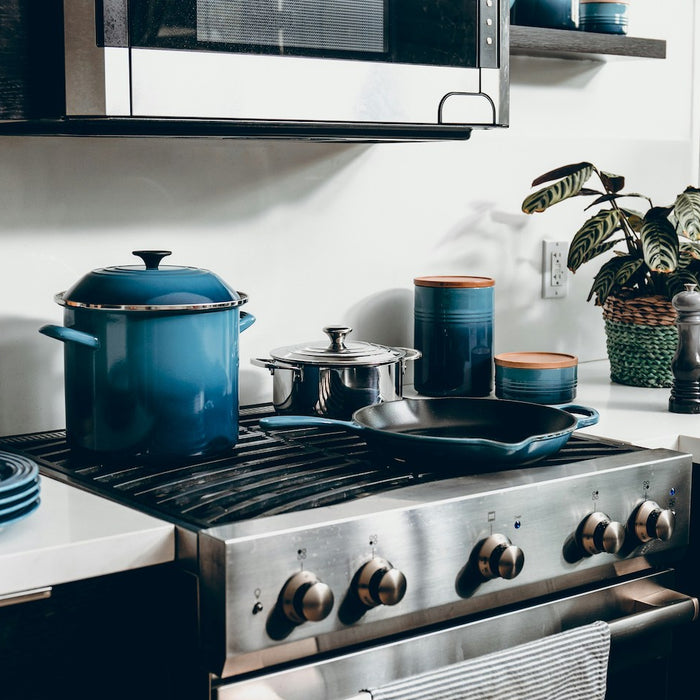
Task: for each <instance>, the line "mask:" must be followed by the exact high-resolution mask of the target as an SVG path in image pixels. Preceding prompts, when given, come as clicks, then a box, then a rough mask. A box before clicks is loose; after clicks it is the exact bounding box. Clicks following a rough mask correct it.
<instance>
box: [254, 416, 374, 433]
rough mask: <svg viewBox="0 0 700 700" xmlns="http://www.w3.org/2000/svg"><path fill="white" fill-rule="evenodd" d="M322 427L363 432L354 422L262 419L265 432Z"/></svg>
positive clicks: (291, 417) (302, 417)
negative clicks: (335, 427)
mask: <svg viewBox="0 0 700 700" xmlns="http://www.w3.org/2000/svg"><path fill="white" fill-rule="evenodd" d="M322 426H337V427H341V428H347V429H348V430H354V431H356V432H360V431H362V430H363V428H362V426H361V425H359V424H358V423H354V422H353V421H349V420H337V419H335V418H321V417H320V416H270V417H268V418H261V419H260V427H261V428H262V429H263V430H277V429H279V428H315V427H322Z"/></svg>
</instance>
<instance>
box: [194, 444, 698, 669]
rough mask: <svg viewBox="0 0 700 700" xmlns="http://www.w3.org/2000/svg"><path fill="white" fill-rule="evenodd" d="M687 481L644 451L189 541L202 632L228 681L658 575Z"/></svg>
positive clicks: (678, 535) (686, 495)
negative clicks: (194, 555) (312, 653)
mask: <svg viewBox="0 0 700 700" xmlns="http://www.w3.org/2000/svg"><path fill="white" fill-rule="evenodd" d="M589 465H590V466H589ZM691 473H692V457H691V456H690V455H685V454H682V453H679V452H674V451H671V450H663V449H659V450H644V451H641V452H637V453H634V454H633V455H627V454H622V455H614V456H612V457H606V458H604V459H600V460H598V459H595V460H592V461H591V462H583V463H576V464H567V465H564V466H563V467H561V468H560V467H552V468H545V467H542V468H536V467H533V468H530V469H520V470H513V471H509V472H497V473H488V474H484V475H474V476H468V477H467V476H465V477H457V478H450V479H445V480H442V481H437V482H431V483H428V484H420V485H416V486H411V487H407V488H405V489H400V490H397V491H394V492H391V493H389V494H387V495H383V496H381V497H376V498H375V497H372V496H370V497H367V498H365V499H359V500H357V501H352V502H348V503H347V504H341V505H337V506H332V507H328V508H318V509H315V510H314V511H313V512H311V511H308V512H302V513H299V514H289V515H287V514H285V515H280V516H279V517H277V516H275V517H269V518H261V519H259V520H251V521H248V522H245V523H242V524H240V525H236V526H232V527H230V528H229V527H226V528H220V529H212V530H211V531H204V532H203V533H200V535H199V539H198V543H199V562H200V579H201V582H202V584H201V585H203V586H205V587H209V588H211V589H212V591H213V594H212V595H211V596H208V597H205V598H203V600H204V601H205V608H203V609H202V620H203V624H204V625H205V626H206V627H207V629H208V630H209V633H210V634H218V635H219V636H223V635H225V634H226V635H228V636H227V639H228V643H229V644H230V648H229V651H228V656H227V659H228V661H227V663H228V664H233V665H232V666H229V669H228V670H229V671H230V670H231V668H233V667H234V666H235V664H237V663H240V664H241V666H240V667H239V668H244V667H245V664H246V661H245V659H246V658H247V659H249V660H250V662H251V663H258V662H260V660H261V659H262V657H263V656H265V658H267V656H269V657H270V660H269V662H270V663H279V662H280V660H282V661H284V660H291V659H292V658H300V656H297V655H304V654H306V653H309V652H307V651H306V650H308V649H322V650H324V651H325V650H332V649H339V648H343V647H346V646H348V645H350V644H359V643H364V642H367V641H371V640H379V639H382V638H384V637H387V636H391V635H394V634H402V633H405V632H406V631H407V630H410V629H412V628H418V627H426V626H428V625H435V624H441V623H442V622H444V621H445V620H448V619H451V618H453V617H455V616H461V617H465V618H466V617H468V616H470V615H481V614H484V613H485V612H486V611H488V610H491V609H493V608H500V607H503V606H507V605H513V604H517V603H520V602H523V601H526V600H530V599H532V598H536V597H539V596H542V595H550V594H553V593H558V592H561V591H565V590H569V589H574V588H580V587H582V586H586V585H589V584H593V583H597V582H600V581H614V580H617V579H619V577H620V576H621V575H622V576H628V575H631V574H634V573H637V572H643V571H647V570H649V569H650V568H655V567H660V566H664V567H668V566H673V565H674V563H675V562H676V561H678V560H679V559H680V557H682V556H683V554H684V552H685V550H686V548H687V545H688V541H689V529H690V491H691V489H690V485H691ZM222 560H225V561H226V562H228V565H227V566H226V567H225V571H226V578H225V580H222V577H221V566H220V565H217V564H216V562H217V561H222ZM209 561H211V562H212V568H211V572H208V571H207V570H206V569H203V568H202V567H203V566H205V565H206V562H209ZM251 611H252V612H251ZM232 629H235V635H232V634H230V632H229V631H227V630H232ZM261 655H262V656H261ZM266 655H267V656H266ZM234 659H236V660H237V661H235V662H234Z"/></svg>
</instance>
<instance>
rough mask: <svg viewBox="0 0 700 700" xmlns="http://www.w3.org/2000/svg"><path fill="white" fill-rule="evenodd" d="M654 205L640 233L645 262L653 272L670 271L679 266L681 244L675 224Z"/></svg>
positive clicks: (663, 209)
mask: <svg viewBox="0 0 700 700" xmlns="http://www.w3.org/2000/svg"><path fill="white" fill-rule="evenodd" d="M664 211H666V209H665V208H661V207H653V208H652V209H650V210H649V211H648V212H647V215H646V216H645V217H644V223H643V224H642V230H641V231H640V233H639V236H640V239H641V242H642V252H643V254H644V262H645V263H646V264H647V266H648V267H649V269H650V270H651V271H652V272H661V273H664V274H666V273H669V272H673V271H674V270H675V269H676V267H677V266H678V253H679V244H678V236H677V235H676V230H675V229H674V227H673V224H671V222H670V221H669V220H668V219H667V218H666V216H665V215H664V214H663V212H664Z"/></svg>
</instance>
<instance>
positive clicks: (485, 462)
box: [260, 397, 599, 473]
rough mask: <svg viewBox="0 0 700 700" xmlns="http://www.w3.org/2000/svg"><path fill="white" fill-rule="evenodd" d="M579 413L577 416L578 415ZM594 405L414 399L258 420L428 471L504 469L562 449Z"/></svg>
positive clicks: (594, 415)
mask: <svg viewBox="0 0 700 700" xmlns="http://www.w3.org/2000/svg"><path fill="white" fill-rule="evenodd" d="M577 414H578V417H577ZM598 419H599V414H598V411H596V410H595V409H594V408H589V407H587V406H580V405H577V404H566V405H562V406H547V405H542V404H534V403H527V402H523V401H507V400H503V399H492V398H461V397H459V398H457V397H447V398H418V399H412V398H411V399H401V400H399V401H388V402H386V403H382V404H376V405H372V406H365V407H364V408H361V409H359V410H358V411H356V412H355V413H354V414H353V416H352V420H351V421H340V420H333V419H329V418H318V417H314V416H274V417H270V418H263V419H262V420H261V421H260V427H261V428H262V429H263V430H275V429H282V428H290V427H298V428H303V427H323V426H326V427H333V426H335V427H341V428H344V429H347V430H351V431H353V432H355V433H357V434H358V435H360V436H361V437H362V438H363V439H364V440H365V441H366V442H367V444H368V446H369V447H370V448H371V449H372V450H373V451H377V452H380V453H382V454H384V455H388V456H390V457H395V458H398V459H402V460H405V461H407V462H411V463H420V464H421V466H422V467H423V468H426V469H430V470H433V471H436V470H442V469H446V470H449V471H451V472H454V471H455V470H458V471H461V472H463V473H470V472H473V468H474V467H479V468H484V467H488V468H489V469H498V468H509V467H512V466H515V465H526V464H532V463H534V462H537V461H539V460H541V459H543V458H544V457H548V456H549V455H552V454H554V453H556V452H557V451H559V450H560V449H561V448H562V447H563V446H564V445H565V444H566V442H567V441H568V440H569V438H570V437H571V434H572V433H573V432H574V431H575V430H577V429H579V428H584V427H587V426H589V425H594V424H596V423H597V422H598Z"/></svg>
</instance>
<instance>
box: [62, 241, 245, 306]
mask: <svg viewBox="0 0 700 700" xmlns="http://www.w3.org/2000/svg"><path fill="white" fill-rule="evenodd" d="M133 254H134V255H136V256H138V257H140V258H141V260H142V261H143V265H119V266H116V267H104V268H99V269H97V270H92V272H89V273H87V274H86V275H84V276H83V277H82V278H81V279H80V280H78V282H76V284H74V285H73V286H72V287H70V288H69V289H68V290H67V291H65V292H60V293H59V294H57V295H56V297H55V298H56V301H57V302H58V303H59V304H61V305H62V306H68V307H82V308H89V309H103V310H108V311H115V310H118V311H208V310H216V309H225V308H230V307H233V306H239V305H241V304H243V303H244V302H245V301H247V296H246V295H245V294H243V293H241V292H237V291H236V290H234V289H232V288H231V287H230V286H229V285H228V284H226V282H224V281H223V280H222V279H221V278H220V277H218V276H217V275H215V274H214V273H213V272H210V271H209V270H205V269H202V268H197V267H185V266H177V265H161V262H162V260H163V258H165V257H167V256H169V255H170V254H171V252H170V251H169V250H135V251H133Z"/></svg>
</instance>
